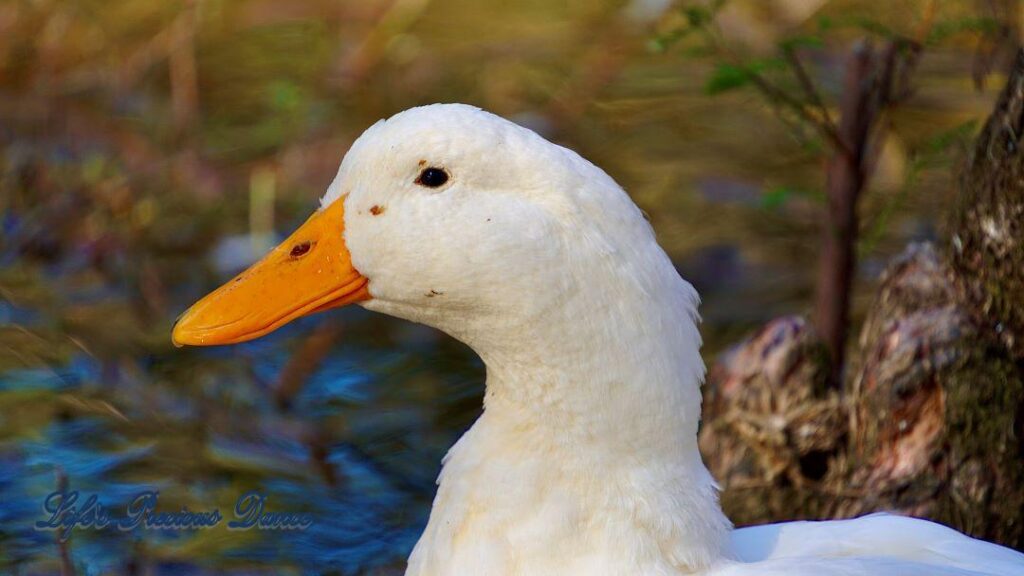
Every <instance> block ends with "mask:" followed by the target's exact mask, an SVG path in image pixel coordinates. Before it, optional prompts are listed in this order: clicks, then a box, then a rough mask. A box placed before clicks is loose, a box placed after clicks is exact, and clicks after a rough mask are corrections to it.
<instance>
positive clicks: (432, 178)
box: [416, 166, 448, 188]
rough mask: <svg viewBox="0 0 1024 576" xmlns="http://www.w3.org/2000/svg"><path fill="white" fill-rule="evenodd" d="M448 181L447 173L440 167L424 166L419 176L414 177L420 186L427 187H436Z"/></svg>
mask: <svg viewBox="0 0 1024 576" xmlns="http://www.w3.org/2000/svg"><path fill="white" fill-rule="evenodd" d="M447 181H448V173H447V172H445V171H444V170H442V169H441V168H434V167H433V166H431V167H430V168H424V169H423V172H420V175H419V178H416V183H417V184H419V185H420V186H426V187H428V188H437V187H438V186H440V185H442V184H444V183H445V182H447Z"/></svg>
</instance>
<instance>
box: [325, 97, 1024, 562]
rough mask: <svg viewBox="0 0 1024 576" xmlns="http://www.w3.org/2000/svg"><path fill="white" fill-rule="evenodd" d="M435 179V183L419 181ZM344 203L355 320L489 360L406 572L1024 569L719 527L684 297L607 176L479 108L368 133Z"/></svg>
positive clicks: (400, 118) (913, 534) (930, 552)
mask: <svg viewBox="0 0 1024 576" xmlns="http://www.w3.org/2000/svg"><path fill="white" fill-rule="evenodd" d="M430 166H433V167H438V168H442V169H444V170H445V171H446V172H448V173H449V175H450V179H449V181H448V182H447V183H446V184H445V185H443V186H441V187H438V188H436V189H430V188H426V187H424V186H422V185H419V184H417V175H418V173H419V172H420V171H421V170H422V169H423V168H424V167H430ZM338 201H341V202H345V228H346V232H345V240H346V244H347V246H348V248H349V250H350V252H351V255H352V262H353V264H354V265H355V267H356V268H357V269H358V270H359V271H360V272H361V273H362V274H363V275H365V276H366V277H367V278H368V279H369V282H370V283H369V288H370V293H371V295H372V296H373V299H372V300H369V301H367V302H366V303H364V305H365V306H366V307H367V308H369V309H372V310H378V311H381V312H384V313H388V314H391V315H394V316H398V317H402V318H406V319H409V320H413V321H416V322H422V323H425V324H429V325H431V326H435V327H437V328H439V329H441V330H444V331H446V332H448V333H449V334H451V335H453V336H454V337H456V338H458V339H459V340H462V341H463V342H465V343H466V344H468V345H469V346H471V347H472V348H473V349H474V350H475V351H476V352H477V353H478V354H479V355H480V356H481V358H482V359H483V361H484V363H485V364H486V366H487V392H486V397H485V412H484V414H483V416H481V418H480V419H479V420H478V421H477V422H476V424H474V425H473V427H472V429H470V430H469V431H468V432H467V433H466V434H465V435H464V436H463V437H462V439H460V440H459V442H458V443H457V444H456V445H455V446H454V447H453V448H452V450H451V451H450V452H449V454H448V456H447V457H446V458H445V461H444V468H443V472H442V473H441V476H440V478H439V480H438V483H439V488H438V493H437V497H436V499H435V501H434V506H433V510H432V512H431V515H430V521H429V523H428V525H427V527H426V529H425V531H424V534H423V536H422V538H421V539H420V541H419V543H418V544H417V546H416V548H415V550H414V551H413V553H412V556H411V557H410V559H409V567H408V571H407V574H408V575H410V576H491V575H493V576H545V575H552V576H554V575H561V576H564V575H581V576H604V575H606V576H623V575H643V576H674V575H680V574H704V575H709V576H710V575H715V576H725V575H734V576H748V575H754V574H757V575H759V576H771V575H775V574H779V575H781V574H786V575H811V574H814V575H822V576H825V575H847V576H854V575H856V576H868V575H871V576H886V575H897V574H899V575H916V574H921V575H924V574H928V575H932V576H934V575H949V576H953V575H968V574H992V575H1011V574H1012V575H1022V574H1024V556H1022V555H1020V554H1019V553H1016V552H1013V551H1010V550H1008V549H1005V548H1001V547H998V546H995V545H992V544H987V543H984V542H979V541H976V540H972V539H970V538H967V537H965V536H962V535H960V534H957V533H956V532H953V531H952V530H949V529H947V528H944V527H941V526H938V525H935V524H931V523H928V522H924V521H920V520H912V519H907V518H901V517H897V516H884V515H882V516H870V517H866V518H862V519H858V520H849V521H836V522H822V523H811V522H795V523H788V524H775V525H771V526H762V527H757V528H745V529H741V530H732V528H731V525H730V523H729V521H728V520H727V519H726V518H725V516H724V515H723V514H722V511H721V509H720V507H719V504H718V496H717V486H716V485H715V483H714V481H713V479H712V478H711V476H710V474H709V473H708V471H707V469H706V468H705V466H704V464H703V462H702V461H701V457H700V454H699V452H698V450H697V442H696V434H697V425H698V421H699V418H700V401H701V397H700V385H701V382H702V381H703V378H704V364H703V362H702V361H701V357H700V353H699V348H700V344H701V340H700V335H699V333H698V331H697V322H698V321H699V318H698V315H697V304H698V298H697V294H696V292H695V291H694V290H693V288H692V287H691V286H690V285H689V284H688V283H687V282H686V281H684V280H683V279H682V278H680V277H679V275H678V274H677V272H676V270H675V268H674V267H673V266H672V263H671V262H670V261H669V259H668V257H667V256H666V255H665V253H664V251H663V250H662V249H661V248H660V247H659V246H658V244H657V242H656V240H655V237H654V234H653V231H652V230H651V228H650V226H649V225H648V224H647V222H646V221H645V220H644V218H643V217H642V215H641V213H640V211H639V209H637V207H636V206H635V205H634V204H633V202H632V201H631V200H630V198H629V196H628V195H627V194H626V193H625V192H624V191H623V190H622V189H621V188H620V187H619V186H618V185H617V184H616V183H615V182H614V181H613V180H612V179H611V178H610V177H609V176H608V175H607V174H605V173H604V172H603V171H602V170H601V169H599V168H598V167H596V166H594V165H593V164H591V163H589V162H587V161H586V160H584V159H583V158H581V157H580V156H579V155H577V154H575V153H574V152H572V151H570V150H567V149H565V148H562V147H559V146H556V145H554V144H551V143H549V142H547V141H546V140H544V139H543V138H541V137H540V136H538V135H536V134H534V133H533V132H531V131H529V130H526V129H524V128H521V127H519V126H516V125H515V124H512V123H510V122H507V121H505V120H503V119H501V118H499V117H497V116H494V115H491V114H488V113H486V112H483V111H481V110H479V109H476V108H472V107H469V106H463V105H434V106H426V107H422V108H416V109H412V110H408V111H406V112H403V113H401V114H398V115H396V116H395V117H393V118H391V119H389V120H387V121H384V122H379V123H377V124H375V125H374V126H373V127H371V128H370V129H368V130H367V131H366V133H364V135H363V136H361V137H360V138H359V139H358V140H357V141H356V143H355V144H353V146H352V149H351V150H350V151H349V153H348V154H347V155H346V157H345V159H344V161H343V162H342V165H341V168H340V169H339V171H338V176H337V178H336V179H335V181H334V182H333V183H332V184H331V187H330V189H329V190H328V192H327V194H326V195H325V197H324V199H323V204H324V205H325V206H326V205H328V204H330V203H332V202H338Z"/></svg>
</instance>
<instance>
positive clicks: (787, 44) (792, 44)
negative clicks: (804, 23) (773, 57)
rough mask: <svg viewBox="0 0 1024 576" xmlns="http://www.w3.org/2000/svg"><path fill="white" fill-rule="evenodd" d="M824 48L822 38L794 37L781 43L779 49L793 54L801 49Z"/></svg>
mask: <svg viewBox="0 0 1024 576" xmlns="http://www.w3.org/2000/svg"><path fill="white" fill-rule="evenodd" d="M822 46H824V42H822V40H821V37H820V36H794V37H792V38H786V39H784V40H782V41H781V42H779V49H781V50H783V51H785V52H792V51H793V50H797V49H799V48H821V47H822Z"/></svg>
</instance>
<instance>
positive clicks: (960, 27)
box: [925, 18, 999, 45]
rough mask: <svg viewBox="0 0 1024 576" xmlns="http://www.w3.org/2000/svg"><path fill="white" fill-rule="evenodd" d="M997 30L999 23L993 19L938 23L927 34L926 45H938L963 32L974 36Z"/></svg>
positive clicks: (970, 19)
mask: <svg viewBox="0 0 1024 576" xmlns="http://www.w3.org/2000/svg"><path fill="white" fill-rule="evenodd" d="M997 30H999V22H998V21H997V20H995V19H994V18H962V19H960V20H946V21H944V22H939V23H937V24H935V26H933V27H932V29H931V30H930V31H929V32H928V39H927V40H926V41H925V43H926V44H929V45H934V44H938V43H940V42H942V41H944V40H946V39H948V38H950V37H952V36H956V35H957V34H961V33H964V32H972V33H976V34H992V33H994V32H996V31H997Z"/></svg>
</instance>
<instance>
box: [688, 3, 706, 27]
mask: <svg viewBox="0 0 1024 576" xmlns="http://www.w3.org/2000/svg"><path fill="white" fill-rule="evenodd" d="M683 16H686V22H687V24H689V25H690V27H691V28H703V27H704V25H706V24H707V23H708V22H711V11H710V10H708V9H707V8H704V7H701V6H687V7H685V8H683Z"/></svg>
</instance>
